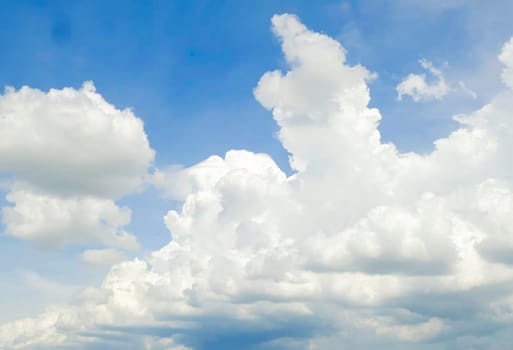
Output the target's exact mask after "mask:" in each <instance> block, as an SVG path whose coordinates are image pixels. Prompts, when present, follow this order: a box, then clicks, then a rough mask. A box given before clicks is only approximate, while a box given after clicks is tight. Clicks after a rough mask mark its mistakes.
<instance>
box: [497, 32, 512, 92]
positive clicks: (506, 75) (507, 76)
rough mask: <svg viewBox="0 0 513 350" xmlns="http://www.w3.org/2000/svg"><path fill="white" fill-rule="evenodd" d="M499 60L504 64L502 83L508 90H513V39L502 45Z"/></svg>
mask: <svg viewBox="0 0 513 350" xmlns="http://www.w3.org/2000/svg"><path fill="white" fill-rule="evenodd" d="M499 60H500V61H501V62H502V64H504V70H503V71H502V81H503V82H504V84H506V85H507V86H508V87H509V88H513V38H511V39H510V40H509V41H508V42H507V43H506V44H504V46H503V48H502V52H501V54H500V56H499Z"/></svg>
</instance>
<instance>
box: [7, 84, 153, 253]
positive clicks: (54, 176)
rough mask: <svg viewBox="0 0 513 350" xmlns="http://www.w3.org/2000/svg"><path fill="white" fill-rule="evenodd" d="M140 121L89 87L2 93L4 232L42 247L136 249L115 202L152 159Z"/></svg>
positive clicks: (135, 185) (139, 180)
mask: <svg viewBox="0 0 513 350" xmlns="http://www.w3.org/2000/svg"><path fill="white" fill-rule="evenodd" d="M153 157H154V152H153V150H152V149H151V148H150V147H149V143H148V140H147V138H146V134H145V132H144V128H143V123H142V121H141V120H140V119H138V118H137V117H136V116H135V115H134V114H133V113H132V112H131V111H130V110H129V109H126V110H118V109H116V108H115V107H114V106H112V105H110V104H109V103H107V102H106V101H105V100H104V99H103V98H102V96H101V95H100V94H98V93H97V92H96V91H95V88H94V86H93V84H92V83H91V82H86V83H84V85H83V86H82V87H81V88H80V89H78V90H76V89H73V88H64V89H62V90H54V89H51V90H50V91H48V92H43V91H40V90H37V89H32V88H29V87H22V88H21V89H20V90H14V89H12V88H8V89H6V91H5V94H3V95H1V96H0V173H4V174H7V175H9V176H11V177H12V181H11V184H10V186H9V191H10V192H9V193H8V195H7V197H6V199H7V201H8V202H9V203H11V205H10V206H6V207H4V208H3V209H2V220H3V223H4V225H5V227H6V233H7V234H8V235H11V236H14V237H17V238H21V239H25V240H28V241H30V242H33V243H36V244H37V245H39V246H43V247H46V248H55V247H58V246H61V245H67V244H86V243H97V244H104V245H108V246H114V247H120V248H123V249H134V248H135V247H136V246H137V243H136V239H135V237H134V236H133V235H131V234H128V233H127V232H125V231H124V230H123V226H125V225H127V224H128V223H129V222H130V216H131V212H130V210H129V209H128V208H120V207H118V206H117V205H116V204H115V203H114V199H116V198H117V197H119V196H122V195H124V194H126V193H130V192H133V191H136V190H138V189H139V188H141V186H142V184H143V182H144V180H145V177H146V172H147V169H148V167H149V165H150V164H151V162H152V161H153Z"/></svg>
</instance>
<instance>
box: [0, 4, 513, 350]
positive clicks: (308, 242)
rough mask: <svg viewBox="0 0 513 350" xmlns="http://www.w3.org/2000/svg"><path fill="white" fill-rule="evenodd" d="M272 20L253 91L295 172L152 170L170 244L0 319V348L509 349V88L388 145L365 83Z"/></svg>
mask: <svg viewBox="0 0 513 350" xmlns="http://www.w3.org/2000/svg"><path fill="white" fill-rule="evenodd" d="M272 23H273V30H274V32H275V34H276V35H277V36H278V38H279V39H280V41H281V43H282V49H283V52H284V54H285V58H286V60H287V63H288V64H289V66H290V70H289V71H287V72H281V71H273V72H268V73H266V74H265V75H264V76H263V77H262V78H261V80H260V81H259V83H258V85H257V87H256V89H255V96H256V98H257V100H258V101H259V102H260V103H261V104H262V105H263V106H264V107H265V108H267V109H269V110H270V111H271V112H272V114H273V117H274V119H275V120H276V122H277V123H278V125H279V128H280V130H279V134H278V136H279V139H280V141H281V142H282V144H283V146H284V147H285V148H286V149H287V151H288V152H289V153H290V161H291V165H292V168H293V169H294V174H293V175H291V176H287V175H286V174H284V172H283V171H281V170H280V169H279V167H278V166H277V165H276V164H275V162H274V161H273V160H272V159H271V158H270V157H269V156H267V155H264V154H255V153H252V152H248V151H230V152H228V153H227V154H226V155H225V156H224V157H219V156H212V157H210V158H208V159H207V160H205V161H203V162H201V163H199V164H197V165H194V166H192V167H190V168H186V169H180V168H173V169H172V170H171V171H162V172H158V173H157V174H156V175H155V176H154V179H155V181H154V182H155V183H156V184H158V185H160V186H162V187H164V188H165V190H166V191H167V192H168V194H171V195H172V196H174V197H175V198H179V199H181V200H183V206H182V207H181V209H180V210H178V211H174V210H172V211H169V213H168V214H167V215H166V217H165V222H166V225H167V226H168V228H169V230H170V232H171V237H172V240H171V242H170V243H169V244H167V245H166V246H165V247H163V248H162V249H160V250H158V251H155V252H153V253H152V254H151V255H150V256H149V257H147V258H145V259H135V260H133V261H127V262H122V263H119V264H117V265H115V266H113V267H112V269H111V271H110V272H109V274H108V275H107V276H106V278H105V280H104V282H103V284H102V286H101V287H100V288H91V289H88V290H86V291H84V292H83V295H82V298H81V300H80V301H78V302H77V304H75V305H73V306H71V305H70V306H61V307H54V308H52V309H50V310H48V312H46V313H44V314H42V315H41V316H39V317H38V318H36V319H25V320H19V321H15V322H12V323H9V324H6V325H4V326H2V327H1V328H0V346H1V347H4V348H7V349H11V348H13V349H17V348H31V349H32V348H36V349H37V348H54V347H56V346H58V345H62V346H64V347H71V348H84V349H87V348H101V347H106V348H107V347H108V348H120V349H121V348H126V347H127V346H129V347H131V348H140V349H145V348H151V349H215V348H222V349H249V348H269V349H276V348H279V349H284V348H290V349H374V348H376V347H377V344H379V346H380V348H383V349H401V348H418V349H422V348H426V347H429V348H433V347H437V346H438V347H439V348H465V349H466V348H471V347H475V346H481V347H483V348H486V347H487V346H488V345H490V344H491V342H492V341H493V342H495V343H496V344H501V342H503V343H504V344H509V343H510V341H511V339H509V340H508V338H507V337H508V335H507V334H508V333H507V332H502V333H501V331H496V329H499V327H498V325H500V329H502V330H504V329H506V330H508V332H509V331H510V330H511V326H512V321H513V319H512V317H511V315H513V303H512V300H513V289H512V288H511V281H512V280H513V268H512V266H511V264H512V263H513V262H512V261H511V259H510V258H509V257H510V256H511V255H512V253H513V245H511V244H510V243H509V242H511V241H513V229H512V228H511V225H510V223H511V218H510V213H511V212H512V210H513V191H512V185H513V184H512V180H511V179H512V174H513V168H512V166H511V164H510V162H509V161H508V159H509V158H508V156H509V155H510V154H511V152H512V151H513V141H512V140H513V137H512V136H513V135H512V133H513V120H512V119H511V118H510V115H509V114H510V111H511V110H512V109H513V105H512V104H513V102H512V101H513V96H512V95H513V93H512V91H511V90H509V89H508V90H506V91H504V92H503V93H502V94H500V95H499V96H497V97H496V98H495V99H494V100H493V101H491V102H490V104H488V105H486V106H485V107H483V108H482V109H480V110H479V111H476V112H475V113H473V114H471V115H469V116H465V117H458V119H457V121H458V122H459V123H460V127H459V128H458V129H457V130H456V131H454V132H453V133H452V134H450V135H449V136H448V137H447V138H443V139H440V140H437V141H436V142H435V150H434V151H433V152H432V153H431V154H429V155H419V154H415V153H400V152H398V151H397V150H396V148H395V146H394V145H393V144H387V143H383V142H382V141H381V139H380V134H379V131H378V129H377V128H378V123H379V121H380V119H381V115H380V113H379V111H378V110H377V109H372V108H369V107H368V104H369V100H370V97H369V89H368V85H367V80H368V79H370V78H371V77H372V74H371V73H370V72H369V71H367V70H366V69H365V68H364V67H362V66H359V65H357V66H350V65H348V64H347V63H346V62H345V57H346V52H345V50H344V49H343V48H342V46H341V45H340V44H339V43H338V42H336V41H335V40H333V39H331V38H329V37H327V36H326V35H322V34H318V33H314V32H312V31H310V30H308V29H307V28H306V27H305V26H304V25H303V24H301V23H300V21H299V20H298V19H297V18H296V17H294V16H292V15H287V14H285V15H281V16H274V17H273V19H272ZM508 49H509V46H508V45H506V46H505V48H504V50H503V53H502V54H501V55H500V58H501V60H502V61H503V63H505V65H506V67H507V68H506V70H505V73H504V75H503V79H504V81H505V82H506V83H507V84H509V83H508V81H509V80H508V75H507V74H508V72H509V65H508V64H509V61H510V60H509V58H508V57H509V56H508V55H509V54H508ZM177 184H179V186H177ZM477 330H479V332H480V333H479V334H480V336H479V339H477V338H476V337H475V334H476V333H477ZM412 343H416V344H412ZM128 344H129V345H128Z"/></svg>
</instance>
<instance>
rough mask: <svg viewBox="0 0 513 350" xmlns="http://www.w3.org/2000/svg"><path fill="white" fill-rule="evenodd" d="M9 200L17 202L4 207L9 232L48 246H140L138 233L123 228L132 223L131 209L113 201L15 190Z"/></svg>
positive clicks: (4, 216)
mask: <svg viewBox="0 0 513 350" xmlns="http://www.w3.org/2000/svg"><path fill="white" fill-rule="evenodd" d="M7 201H9V202H11V203H13V204H14V206H12V207H10V206H8V207H5V208H3V209H2V217H3V223H4V224H5V226H6V232H7V234H8V235H11V236H14V237H17V238H20V239H24V240H28V241H30V242H33V243H34V244H36V245H39V246H42V247H44V248H56V247H59V246H63V245H69V244H87V243H100V244H104V245H107V246H114V247H119V248H123V249H130V250H133V249H136V248H137V240H136V238H135V236H133V235H131V234H129V233H127V232H125V231H124V230H123V229H122V227H123V226H125V225H127V224H128V223H129V222H130V217H131V211H130V209H128V208H126V207H125V208H119V207H118V206H116V205H115V204H114V202H113V201H112V200H108V199H98V198H94V197H79V198H66V199H62V198H59V197H55V196H50V195H44V194H34V193H31V192H26V191H14V192H11V193H9V194H8V195H7Z"/></svg>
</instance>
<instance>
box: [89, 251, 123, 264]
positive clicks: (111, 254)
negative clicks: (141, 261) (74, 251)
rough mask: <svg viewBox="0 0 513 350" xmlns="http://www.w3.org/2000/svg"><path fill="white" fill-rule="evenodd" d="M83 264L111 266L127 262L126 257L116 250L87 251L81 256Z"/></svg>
mask: <svg viewBox="0 0 513 350" xmlns="http://www.w3.org/2000/svg"><path fill="white" fill-rule="evenodd" d="M81 258H82V260H83V261H84V262H86V263H88V264H91V265H104V266H111V265H114V264H117V263H120V262H122V261H125V260H127V257H126V255H125V254H124V253H123V252H121V251H119V250H116V249H88V250H86V251H84V252H83V253H82V254H81Z"/></svg>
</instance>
